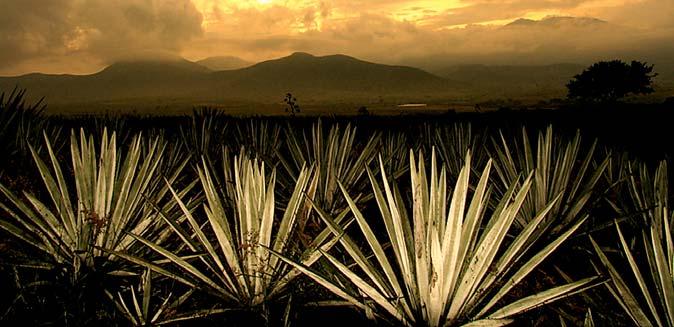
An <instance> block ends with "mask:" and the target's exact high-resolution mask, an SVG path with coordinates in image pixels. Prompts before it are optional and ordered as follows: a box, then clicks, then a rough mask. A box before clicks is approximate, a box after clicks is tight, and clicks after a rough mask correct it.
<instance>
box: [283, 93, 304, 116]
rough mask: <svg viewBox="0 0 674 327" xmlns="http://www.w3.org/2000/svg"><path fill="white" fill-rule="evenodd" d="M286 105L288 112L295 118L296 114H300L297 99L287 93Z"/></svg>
mask: <svg viewBox="0 0 674 327" xmlns="http://www.w3.org/2000/svg"><path fill="white" fill-rule="evenodd" d="M283 101H285V103H286V105H288V106H287V107H286V112H287V113H290V115H291V116H295V114H297V113H299V112H300V105H299V104H298V103H297V98H295V97H294V96H293V95H292V94H290V93H287V94H286V97H285V99H284V100H283Z"/></svg>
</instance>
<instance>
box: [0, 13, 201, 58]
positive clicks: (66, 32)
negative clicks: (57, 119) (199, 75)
mask: <svg viewBox="0 0 674 327" xmlns="http://www.w3.org/2000/svg"><path fill="white" fill-rule="evenodd" d="M201 23H202V14H201V12H199V11H198V10H197V8H196V7H195V6H194V4H193V3H192V2H191V1H190V0H2V10H0V47H1V48H2V49H5V50H4V51H2V52H0V71H11V70H17V69H16V67H23V66H31V65H33V66H35V67H37V68H36V70H38V69H39V68H40V66H43V65H44V66H49V63H56V64H58V65H56V66H57V67H58V66H59V65H65V66H66V67H61V68H62V69H63V70H64V71H78V70H80V69H81V70H87V67H89V68H88V70H91V67H90V66H91V65H96V64H104V63H106V62H110V61H114V60H117V59H119V58H124V57H128V56H136V55H143V54H148V53H178V52H179V51H180V50H181V49H182V48H183V47H184V46H185V45H186V44H187V43H188V42H189V41H191V40H193V39H194V38H195V37H198V36H201V35H202V33H203V30H202V27H201ZM68 62H70V63H71V64H72V66H70V67H68ZM78 65H83V67H79V66H78Z"/></svg>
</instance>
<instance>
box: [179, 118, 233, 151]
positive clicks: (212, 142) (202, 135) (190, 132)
mask: <svg viewBox="0 0 674 327" xmlns="http://www.w3.org/2000/svg"><path fill="white" fill-rule="evenodd" d="M227 127H228V122H227V121H226V120H225V115H224V113H223V112H222V111H219V110H216V109H208V108H206V109H202V110H195V111H194V112H193V113H192V116H191V120H190V124H189V125H188V126H181V127H180V136H181V138H182V142H183V144H185V145H187V148H188V149H189V151H191V152H192V158H195V159H199V158H201V157H202V156H206V157H210V156H213V155H215V152H216V151H218V150H220V149H219V144H222V143H223V142H224V140H225V136H226V133H225V132H226V131H227ZM216 145H218V146H216Z"/></svg>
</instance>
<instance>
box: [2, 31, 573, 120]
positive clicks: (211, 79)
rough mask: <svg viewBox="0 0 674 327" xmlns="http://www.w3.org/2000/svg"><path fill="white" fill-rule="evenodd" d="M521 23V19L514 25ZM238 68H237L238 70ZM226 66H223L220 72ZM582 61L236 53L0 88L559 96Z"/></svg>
mask: <svg viewBox="0 0 674 327" xmlns="http://www.w3.org/2000/svg"><path fill="white" fill-rule="evenodd" d="M519 23H520V24H522V23H525V24H526V22H519ZM241 66H242V67H241ZM223 68H227V69H223ZM583 68H584V66H581V65H576V64H555V65H544V66H487V65H453V66H449V67H444V68H438V69H434V70H433V71H432V72H428V71H424V70H421V69H418V68H413V67H409V66H392V65H383V64H377V63H372V62H367V61H363V60H359V59H356V58H353V57H350V56H346V55H329V56H313V55H311V54H308V53H302V52H297V53H294V54H292V55H290V56H287V57H283V58H279V59H274V60H268V61H263V62H260V63H257V64H250V63H248V62H246V61H244V60H241V59H238V58H235V57H213V58H207V59H204V60H201V61H197V62H192V61H188V60H185V59H182V58H172V59H165V58H164V59H162V60H136V61H121V62H117V63H114V64H112V65H110V66H108V67H106V68H105V69H103V70H101V71H100V72H97V73H95V74H91V75H47V74H39V73H35V74H28V75H23V76H16V77H0V91H5V90H11V89H13V88H14V87H19V88H25V89H27V90H28V93H29V95H31V96H32V97H33V99H29V100H32V101H35V100H37V99H38V98H41V97H45V99H46V103H47V104H48V105H49V106H50V107H51V108H54V107H56V108H66V109H67V108H70V107H76V106H79V107H82V108H84V109H85V110H84V111H83V112H87V111H91V110H95V108H96V107H97V106H104V107H110V106H127V107H134V106H139V105H141V104H142V105H143V106H144V107H162V106H171V105H174V104H181V105H182V106H183V107H185V108H192V107H194V106H202V105H215V106H218V105H227V104H232V103H238V104H245V103H248V104H252V105H255V104H258V105H263V104H279V103H282V100H283V98H284V96H285V94H286V93H292V94H293V95H294V96H295V97H296V98H298V99H300V102H301V103H314V104H330V103H332V104H335V103H363V104H368V103H369V104H372V103H392V104H395V103H404V102H424V103H459V102H460V103H468V102H473V103H475V102H478V101H485V100H495V99H505V98H511V99H513V98H527V97H528V98H532V97H537V98H538V99H545V98H551V97H563V96H564V93H565V84H566V82H568V81H569V80H570V79H571V78H572V77H573V76H574V75H575V74H577V73H579V72H581V71H582V70H583Z"/></svg>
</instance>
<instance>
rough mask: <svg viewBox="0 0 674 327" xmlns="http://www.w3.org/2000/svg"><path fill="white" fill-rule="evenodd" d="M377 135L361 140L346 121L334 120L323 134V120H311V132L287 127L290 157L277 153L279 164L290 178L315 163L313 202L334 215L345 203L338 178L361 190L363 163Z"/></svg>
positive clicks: (372, 151) (372, 152)
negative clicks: (302, 131) (361, 141)
mask: <svg viewBox="0 0 674 327" xmlns="http://www.w3.org/2000/svg"><path fill="white" fill-rule="evenodd" d="M379 141H380V135H379V134H378V133H375V134H374V135H372V136H371V137H370V138H369V139H368V140H367V141H366V142H365V143H364V144H359V143H358V142H357V140H356V128H355V127H353V126H351V125H347V126H346V128H341V127H340V126H339V124H335V125H333V126H332V127H331V128H330V131H329V132H328V134H327V135H324V132H323V124H322V122H321V121H320V120H319V121H318V123H316V124H314V125H313V127H312V130H311V135H307V134H306V133H302V134H301V135H298V134H296V133H294V131H293V130H292V128H290V127H289V128H288V129H286V142H287V146H288V149H287V150H288V153H290V158H286V157H284V156H283V155H281V154H279V159H280V161H281V164H282V165H283V167H284V168H285V169H286V171H287V172H288V174H289V175H290V177H291V179H292V180H293V181H297V180H298V176H299V171H300V169H301V168H302V167H303V166H305V165H314V166H315V168H316V175H317V179H318V188H317V190H316V195H315V198H314V202H316V203H317V204H318V205H319V206H321V207H322V208H324V209H325V210H327V211H328V212H329V213H330V214H333V215H336V214H337V213H339V212H341V211H342V209H344V208H345V207H346V203H345V202H344V201H343V199H342V198H341V197H340V196H339V188H338V186H337V181H341V183H342V184H343V185H344V186H345V187H346V188H347V189H349V190H350V191H351V192H354V193H356V192H362V191H363V190H364V188H365V186H366V183H365V167H367V165H368V164H369V163H370V162H371V161H372V160H373V159H374V157H375V154H376V152H375V151H376V150H377V147H378V145H379Z"/></svg>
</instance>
